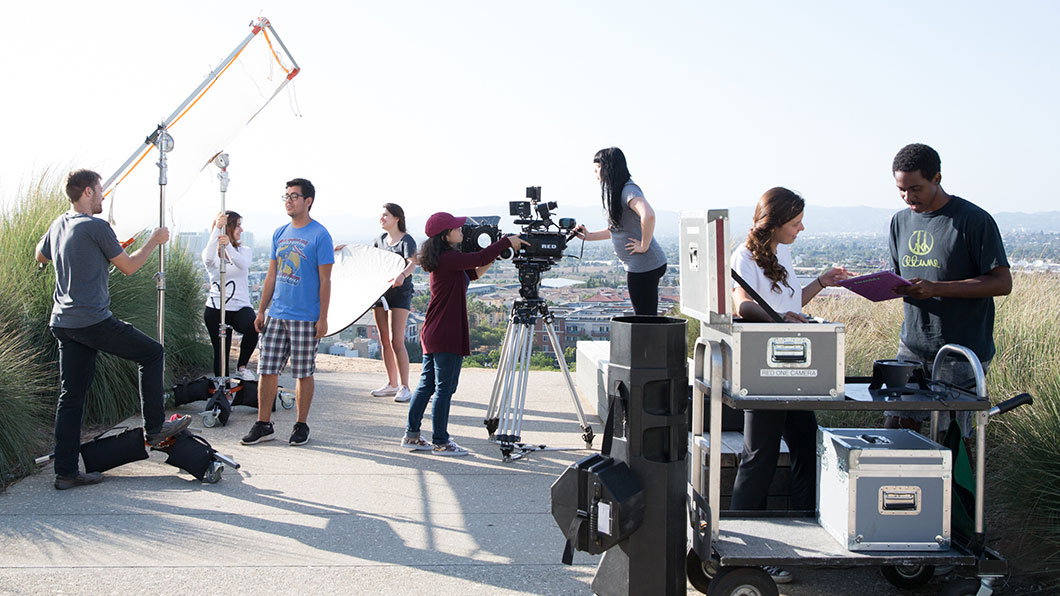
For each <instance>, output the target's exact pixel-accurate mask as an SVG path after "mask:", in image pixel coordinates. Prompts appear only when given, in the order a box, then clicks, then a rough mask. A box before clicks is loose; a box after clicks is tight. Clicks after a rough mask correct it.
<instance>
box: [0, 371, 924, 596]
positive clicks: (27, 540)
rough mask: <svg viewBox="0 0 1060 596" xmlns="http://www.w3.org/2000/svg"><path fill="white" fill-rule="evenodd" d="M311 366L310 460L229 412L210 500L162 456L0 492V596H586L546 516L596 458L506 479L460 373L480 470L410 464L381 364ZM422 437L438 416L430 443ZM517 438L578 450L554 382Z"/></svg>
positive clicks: (479, 380) (533, 468) (587, 403)
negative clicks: (223, 457)
mask: <svg viewBox="0 0 1060 596" xmlns="http://www.w3.org/2000/svg"><path fill="white" fill-rule="evenodd" d="M319 365H320V367H319V371H318V374H317V377H316V398H315V399H314V401H313V407H312V411H311V413H310V417H309V425H310V427H311V429H312V432H311V436H310V441H309V443H308V444H307V445H305V446H302V447H292V446H289V445H288V444H287V441H286V439H287V437H288V435H289V434H290V429H291V425H292V424H293V422H294V412H293V410H282V409H281V410H277V412H275V413H274V415H273V421H274V422H275V426H276V432H277V440H275V441H272V442H268V443H264V444H260V445H253V446H241V445H239V443H238V441H239V438H240V437H241V436H242V435H243V434H244V433H245V432H246V431H247V429H248V428H249V427H250V425H251V424H252V423H253V421H254V419H255V411H254V410H252V409H249V408H242V407H240V408H236V409H235V410H234V412H233V415H232V418H231V420H230V421H229V423H228V426H226V427H217V428H206V429H203V428H202V423H201V418H200V417H198V416H196V417H195V421H194V422H193V428H194V429H195V430H196V431H197V432H201V434H202V436H203V437H205V438H206V439H207V440H208V441H210V442H211V443H212V444H213V445H214V447H215V448H216V449H218V450H219V451H220V452H222V453H225V454H228V455H231V456H232V457H234V458H235V459H236V460H237V461H238V462H239V463H240V464H242V469H241V470H238V471H236V470H231V469H226V470H225V472H224V476H223V478H222V480H221V481H220V482H219V483H218V484H213V485H210V484H202V483H200V482H198V481H196V480H195V479H194V478H192V477H191V476H189V475H188V474H184V473H181V472H178V470H177V468H174V467H171V466H168V465H166V464H165V463H164V460H165V455H164V454H161V453H154V452H152V455H151V458H150V459H149V460H145V461H142V462H136V463H134V464H130V465H126V466H122V467H120V468H116V469H114V470H112V471H110V472H108V473H107V474H106V479H105V481H104V482H103V483H102V484H100V485H97V486H89V487H82V488H77V489H72V490H68V491H56V490H54V489H53V488H52V481H53V479H54V476H53V472H52V470H51V468H50V467H47V468H45V469H43V470H42V471H41V472H40V473H38V474H36V475H34V476H31V477H28V478H26V479H23V480H22V481H20V482H18V483H17V484H15V485H13V486H11V487H10V488H9V489H8V490H7V491H6V492H4V493H0V594H5V595H6V594H34V595H36V594H156V593H171V592H172V593H179V594H260V593H269V594H299V595H302V594H460V595H472V594H491V595H499V594H589V593H590V589H589V583H590V581H591V579H592V575H593V573H594V571H595V565H596V561H597V557H591V556H588V555H586V554H584V553H576V555H575V559H574V560H575V565H573V566H565V565H562V564H561V563H560V561H559V559H560V554H561V551H562V548H563V537H562V535H561V533H560V531H559V530H558V529H557V528H556V526H555V524H554V522H553V520H552V516H551V514H550V500H549V487H550V485H551V484H552V482H553V480H554V479H555V478H556V477H557V476H558V474H559V473H560V472H562V470H563V469H564V467H566V466H567V465H569V464H570V463H571V462H573V461H575V460H576V459H578V458H580V457H582V456H584V455H585V454H586V453H587V452H586V451H582V450H577V449H572V450H569V451H547V452H539V453H534V454H531V455H530V456H528V457H526V458H524V459H522V460H519V461H517V462H511V463H503V462H502V461H501V459H500V453H499V450H498V448H497V447H496V446H495V445H494V444H492V443H490V442H489V441H487V440H486V432H485V429H484V427H483V426H482V418H483V417H484V414H485V409H486V403H487V401H488V398H489V392H490V388H491V386H492V382H493V372H492V371H487V370H480V369H465V370H464V371H463V372H462V374H461V379H460V388H459V391H458V392H457V394H456V395H455V396H454V398H453V409H452V414H451V418H450V433H451V434H452V435H453V438H454V439H455V440H456V441H457V442H459V443H460V444H461V445H463V446H464V447H466V448H468V449H469V450H470V451H471V455H470V456H468V457H462V458H445V457H438V456H434V455H431V454H430V453H423V452H420V453H409V452H407V451H405V450H403V449H401V448H400V446H399V445H398V442H399V440H400V438H401V436H402V432H403V429H404V425H405V416H406V412H407V405H406V404H398V403H395V402H393V401H392V398H376V397H372V396H370V395H369V391H370V390H371V389H373V388H375V387H378V386H379V385H380V384H382V381H383V380H384V376H383V375H382V372H381V371H382V364H381V363H380V362H378V361H364V360H355V359H339V358H332V357H321V358H320V360H319ZM417 374H418V367H415V366H414V367H413V374H412V379H413V384H415V379H416V377H417ZM281 384H282V385H284V386H286V387H293V384H292V383H291V382H290V380H289V379H284V378H283V377H281ZM583 404H584V407H586V409H587V414H588V413H591V412H592V411H593V410H594V406H593V404H592V403H591V400H590V399H586V400H583ZM202 405H203V402H198V403H195V404H189V405H186V406H183V407H181V408H180V409H179V410H178V411H180V412H184V413H194V412H197V411H198V409H199V408H201V407H202ZM592 423H593V427H594V429H595V430H596V431H597V433H598V434H602V430H601V426H602V425H601V424H600V422H599V419H597V418H595V416H594V417H593V418H592ZM430 428H431V420H430V418H429V417H428V418H427V419H425V421H424V436H425V437H427V438H429V436H430ZM523 429H524V430H523V437H524V439H525V440H527V441H528V442H533V443H547V444H549V445H550V446H562V447H570V448H577V447H579V446H580V444H581V439H580V430H579V428H578V425H577V423H576V418H575V415H574V413H573V409H572V407H571V404H570V400H569V397H568V394H567V391H566V386H565V383H564V381H563V378H562V376H561V375H560V374H559V373H546V372H541V373H537V372H535V373H531V379H530V392H529V396H528V403H527V411H526V419H525V422H524V426H523ZM599 442H600V439H599V438H597V440H596V446H597V447H599ZM795 573H796V577H797V583H796V584H791V585H790V587H789V586H784V587H783V588H782V592H783V593H784V594H790V595H793V596H798V595H800V594H843V593H861V594H870V593H871V594H890V593H898V592H897V591H896V590H893V589H892V588H890V586H889V585H888V584H886V582H884V581H883V580H880V579H878V574H874V571H871V570H844V571H835V572H816V573H812V572H800V571H795ZM848 590H855V591H848ZM690 593H696V592H695V591H694V590H691V589H690ZM927 593H931V592H930V591H929V592H927Z"/></svg>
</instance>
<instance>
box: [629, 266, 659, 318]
mask: <svg viewBox="0 0 1060 596" xmlns="http://www.w3.org/2000/svg"><path fill="white" fill-rule="evenodd" d="M665 274H666V264H665V263H663V265H662V267H658V268H656V269H652V270H651V271H644V272H642V273H629V272H627V273H626V287H627V288H628V289H629V301H630V302H632V303H633V312H634V313H635V314H638V315H647V316H652V317H654V316H658V314H659V280H660V279H662V276H663V275H665Z"/></svg>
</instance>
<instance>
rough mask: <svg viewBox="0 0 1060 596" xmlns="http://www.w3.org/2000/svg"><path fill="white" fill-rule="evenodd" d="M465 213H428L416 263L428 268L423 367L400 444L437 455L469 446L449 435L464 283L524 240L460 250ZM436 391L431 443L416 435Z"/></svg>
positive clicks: (465, 343)
mask: <svg viewBox="0 0 1060 596" xmlns="http://www.w3.org/2000/svg"><path fill="white" fill-rule="evenodd" d="M466 220H467V218H466V217H453V216H452V215H450V214H448V213H435V214H434V215H432V216H430V218H428V219H427V229H426V231H427V236H428V238H427V240H426V241H425V242H424V243H423V246H422V247H421V248H420V267H422V268H423V270H424V271H427V272H428V273H430V274H431V299H430V302H428V303H427V314H426V317H425V320H424V322H423V329H422V330H421V331H420V343H421V344H422V345H423V372H422V373H420V383H419V386H418V387H416V391H415V392H414V393H413V394H412V401H411V402H409V418H408V425H407V426H406V427H405V436H404V438H402V439H401V446H402V447H404V448H405V449H410V450H413V451H431V452H432V453H434V454H435V455H467V449H464V448H463V447H461V446H460V445H457V444H456V442H454V441H453V440H452V439H450V438H449V401H450V398H452V396H453V393H455V392H456V385H457V382H458V381H459V380H460V366H461V364H463V361H464V356H467V355H468V354H470V353H471V340H470V337H469V334H468V324H467V286H468V284H470V283H471V280H474V279H478V278H479V277H480V276H482V275H483V274H485V273H486V270H487V269H489V268H490V265H492V264H493V261H494V260H496V259H497V257H498V256H499V255H500V254H501V252H502V251H504V249H506V248H508V247H509V246H510V247H512V249H513V250H515V251H516V252H518V251H519V249H520V248H521V247H522V246H523V245H524V244H525V242H524V241H523V240H520V239H519V237H518V236H507V237H505V238H501V239H500V240H498V241H496V242H494V243H493V244H491V245H489V246H487V247H486V248H483V249H482V250H480V251H476V252H470V253H462V252H460V243H461V242H462V241H463V239H464V234H463V232H462V231H461V229H460V228H461V226H463V225H464V222H465V221H466ZM432 394H433V395H434V410H433V413H432V416H431V418H432V423H433V424H434V434H433V436H432V438H431V439H432V440H431V442H430V443H428V442H427V441H425V440H424V439H423V438H422V437H421V436H420V425H421V423H422V422H423V412H424V411H425V410H426V409H427V402H428V401H430V399H431V395H432Z"/></svg>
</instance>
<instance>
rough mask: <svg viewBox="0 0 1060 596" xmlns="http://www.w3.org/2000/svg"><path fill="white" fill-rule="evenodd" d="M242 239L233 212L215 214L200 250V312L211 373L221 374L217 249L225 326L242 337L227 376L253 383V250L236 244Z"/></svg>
mask: <svg viewBox="0 0 1060 596" xmlns="http://www.w3.org/2000/svg"><path fill="white" fill-rule="evenodd" d="M242 236H243V218H242V216H240V215H239V214H238V213H236V212H235V211H225V212H224V213H220V214H218V215H217V219H215V220H214V225H213V226H212V229H211V230H210V240H209V242H207V244H206V248H204V249H203V251H202V262H203V264H204V265H206V271H208V272H209V274H210V296H209V298H207V299H206V309H205V310H204V311H203V313H202V318H203V322H205V323H206V331H207V333H209V335H210V341H211V342H212V343H213V372H214V375H216V376H220V375H221V360H220V358H219V357H218V352H217V346H218V345H219V344H220V342H221V339H220V334H219V330H220V326H221V283H220V280H221V276H220V264H221V258H222V257H221V254H222V253H221V249H222V248H223V249H224V257H223V258H224V259H225V287H224V296H225V323H226V324H227V325H230V326H231V327H232V329H234V330H236V331H238V332H239V333H242V334H243V340H242V341H241V342H240V344H239V360H237V361H236V362H237V364H236V371H235V373H233V372H232V371H231V370H229V375H230V376H234V377H240V378H243V379H246V380H248V381H249V380H254V373H253V372H251V371H249V370H247V362H248V361H249V360H250V355H251V354H253V353H254V348H255V347H257V345H258V331H257V330H256V329H255V328H254V317H255V316H256V314H257V313H255V312H254V307H253V306H252V305H251V304H250V284H249V281H248V279H247V274H248V273H249V272H250V262H251V261H252V260H253V251H251V249H250V247H249V246H245V245H243V244H241V243H240V239H241V238H242ZM225 344H226V345H225V351H224V356H225V358H228V352H229V350H230V349H231V347H232V334H231V332H229V333H228V335H227V341H226V342H225Z"/></svg>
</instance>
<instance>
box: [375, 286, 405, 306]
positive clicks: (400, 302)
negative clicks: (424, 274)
mask: <svg viewBox="0 0 1060 596" xmlns="http://www.w3.org/2000/svg"><path fill="white" fill-rule="evenodd" d="M384 300H386V304H385V305H384V304H383V301H384ZM372 308H385V309H387V310H390V309H392V308H403V309H405V310H412V284H408V285H405V284H402V285H400V286H398V287H396V288H390V289H389V290H387V291H386V293H385V294H383V297H382V298H380V299H379V300H377V301H376V303H375V304H374V305H373V307H372Z"/></svg>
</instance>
